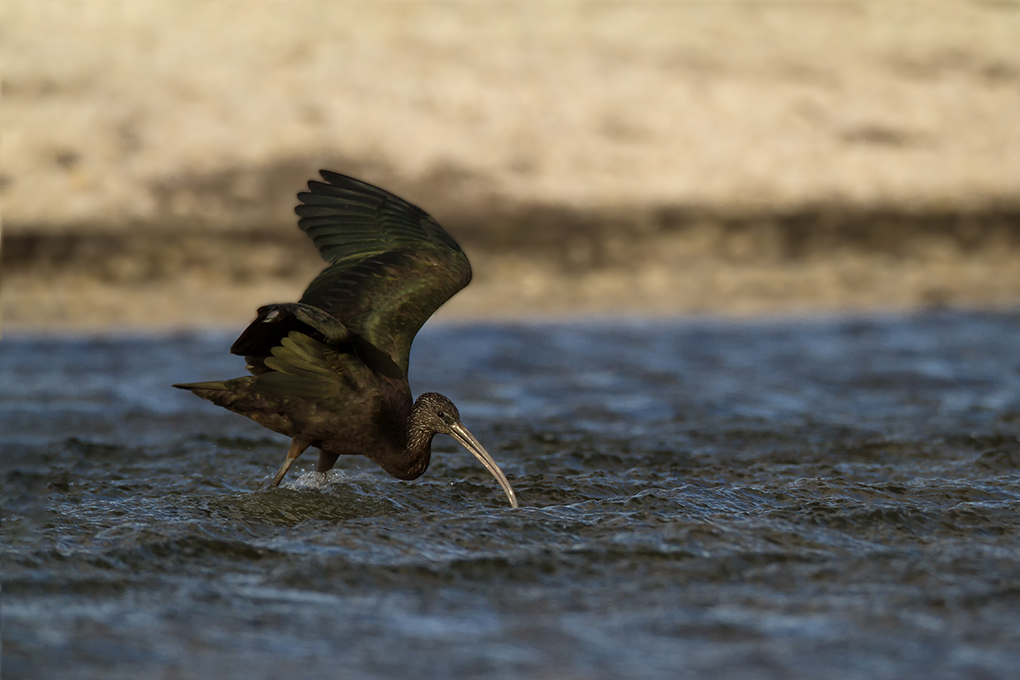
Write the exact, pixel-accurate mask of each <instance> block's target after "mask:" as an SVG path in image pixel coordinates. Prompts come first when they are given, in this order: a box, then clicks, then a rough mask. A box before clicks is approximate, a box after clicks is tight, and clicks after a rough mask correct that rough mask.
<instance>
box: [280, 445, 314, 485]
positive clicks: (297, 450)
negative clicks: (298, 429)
mask: <svg viewBox="0 0 1020 680" xmlns="http://www.w3.org/2000/svg"><path fill="white" fill-rule="evenodd" d="M309 446H311V442H309V441H307V440H304V439H300V438H298V437H295V438H294V441H292V442H291V443H290V448H289V449H287V459H286V460H284V461H283V465H282V466H281V467H280V471H279V472H277V473H276V476H275V477H273V481H272V486H280V482H281V481H283V476H284V475H286V474H287V470H289V469H290V466H291V464H292V463H293V462H294V461H295V460H297V459H298V456H300V455H301V454H302V453H304V452H305V449H307V448H308V447H309Z"/></svg>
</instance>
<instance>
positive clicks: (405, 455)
mask: <svg viewBox="0 0 1020 680" xmlns="http://www.w3.org/2000/svg"><path fill="white" fill-rule="evenodd" d="M417 410H418V404H417V403H415V404H414V406H412V407H411V409H410V412H409V413H408V415H407V418H406V420H405V422H404V423H402V425H403V428H401V429H402V430H403V432H404V433H405V434H404V437H402V438H401V440H400V441H397V442H395V444H396V446H395V447H394V450H393V451H392V452H391V454H390V455H388V456H386V460H384V461H377V462H378V463H379V464H380V465H381V466H382V467H383V469H384V470H386V472H388V473H390V474H391V475H393V476H394V477H396V478H397V479H417V478H418V477H421V476H422V474H424V472H425V471H426V470H427V469H428V467H429V462H430V461H431V460H432V437H433V436H435V432H433V431H432V430H431V429H429V428H428V427H426V426H424V425H422V423H421V422H420V420H421V419H420V418H419V417H417V416H416V411H417Z"/></svg>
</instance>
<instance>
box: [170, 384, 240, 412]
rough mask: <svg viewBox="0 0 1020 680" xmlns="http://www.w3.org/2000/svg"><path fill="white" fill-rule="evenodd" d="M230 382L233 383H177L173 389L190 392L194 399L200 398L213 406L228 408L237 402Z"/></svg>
mask: <svg viewBox="0 0 1020 680" xmlns="http://www.w3.org/2000/svg"><path fill="white" fill-rule="evenodd" d="M232 382H234V381H233V380H212V381H209V382H196V383H177V384H175V385H174V387H176V388H177V389H181V390H191V392H192V393H193V394H194V395H195V396H196V397H202V398H203V399H208V400H209V401H211V402H212V403H214V404H217V405H219V406H225V407H227V408H229V407H230V405H231V404H233V403H234V402H235V401H237V394H236V391H235V390H234V389H232V385H230V383H232Z"/></svg>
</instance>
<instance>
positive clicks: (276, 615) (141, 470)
mask: <svg viewBox="0 0 1020 680" xmlns="http://www.w3.org/2000/svg"><path fill="white" fill-rule="evenodd" d="M232 339H233V338H232V334H219V333H217V334H207V335H176V336H151V337H130V338H127V337H114V338H111V339H103V338H76V339H66V338H65V339H53V338H40V337H37V338H28V337H22V338H19V337H8V338H5V339H4V340H3V342H2V343H0V453H2V471H0V473H2V485H3V487H2V493H3V498H2V503H3V602H2V614H3V672H4V677H5V678H8V679H9V678H44V677H45V678H140V677H145V678H210V677H216V678H221V677H222V678H279V677H288V678H306V677H307V678H319V677H358V678H388V677H419V678H458V677H479V676H484V677H493V678H504V677H505V678H511V677H513V678H517V677H529V678H585V679H590V678H617V677H626V678H678V677H687V676H689V677H703V678H726V677H742V678H743V677H763V678H773V677H774V678H800V677H802V678H822V677H824V678H862V677H867V678H942V677H961V678H963V677H966V678H975V677H989V678H991V677H1003V678H1005V677H1017V675H1018V673H1020V671H1018V669H1020V438H1018V437H1020V314H1009V313H1004V314H981V313H966V312H932V313H927V314H922V315H917V316H883V317H871V318H827V319H814V320H776V321H747V322H736V321H733V322H723V321H711V320H695V321H687V322H668V323H666V322H656V323H642V322H615V321H601V322H592V323H585V324H549V323H546V324H521V325H513V324H511V325H493V324H486V325H468V326H441V325H440V326H437V327H429V328H426V330H425V331H423V333H422V334H421V335H420V336H419V339H418V341H417V343H416V345H415V350H414V353H413V357H412V359H413V364H412V376H413V378H414V382H413V385H412V386H413V388H414V390H415V392H420V391H424V390H435V391H440V392H444V393H446V394H447V395H449V396H450V397H452V398H453V399H454V401H455V402H457V404H458V405H459V407H460V411H461V414H462V416H463V419H464V422H465V424H466V425H467V426H468V427H469V428H471V430H472V431H473V432H474V433H475V435H477V437H478V438H479V439H480V440H481V441H482V442H483V443H484V444H485V445H486V447H487V448H488V449H489V451H490V452H491V453H492V454H493V455H494V457H495V458H496V459H497V461H499V463H500V464H501V466H502V467H503V469H504V471H505V472H506V473H507V475H508V477H509V478H510V481H511V483H512V484H513V485H514V488H515V489H516V491H517V493H518V496H519V498H520V501H521V505H522V507H521V508H520V509H519V510H516V511H514V510H511V509H510V508H509V507H508V506H507V503H506V499H505V497H504V496H503V495H502V492H501V491H500V489H499V487H498V486H497V485H496V484H495V482H494V481H493V479H492V478H491V477H490V476H489V475H488V473H487V472H486V471H485V470H484V468H482V467H481V466H480V465H479V464H478V463H477V462H476V461H475V460H474V458H472V457H471V456H470V455H469V454H468V453H466V452H464V451H463V450H462V449H460V448H458V447H457V446H456V445H455V444H454V443H453V442H452V441H450V440H447V439H445V438H437V440H436V443H437V449H438V453H437V454H436V456H434V458H433V464H432V467H431V468H430V469H429V471H428V472H427V473H426V475H425V476H424V477H422V478H421V479H419V480H416V481H413V482H400V481H397V480H395V479H392V478H390V477H388V476H386V475H385V473H383V472H382V471H381V470H379V469H377V468H375V467H374V466H373V464H372V463H370V462H369V461H367V459H361V458H358V459H349V460H342V461H340V463H339V464H338V469H337V470H335V471H333V472H331V473H330V474H329V475H326V476H324V477H323V476H319V475H316V474H314V473H309V472H307V470H308V469H310V467H311V465H312V464H313V461H314V456H308V457H307V459H306V458H302V459H301V460H300V461H299V463H298V465H297V469H296V470H292V472H291V475H290V476H289V477H288V482H286V483H285V484H287V485H288V487H287V488H280V489H274V490H266V489H265V483H266V481H267V480H268V479H269V478H270V476H271V475H272V473H273V472H275V470H276V468H277V467H278V466H279V464H280V462H281V461H282V459H283V455H284V453H285V451H286V445H287V442H286V440H284V439H283V438H281V437H278V436H277V435H273V434H271V433H269V432H267V431H265V430H262V429H261V428H259V426H257V425H255V424H253V423H251V422H249V421H247V420H245V419H243V418H241V417H239V416H235V415H233V414H231V413H228V412H226V411H223V410H222V409H218V408H216V407H215V406H213V405H211V404H208V403H206V402H203V401H201V400H199V399H197V398H195V397H193V396H191V395H189V394H186V393H183V392H179V391H176V390H173V389H171V388H170V387H169V385H170V383H172V382H178V381H187V380H202V379H212V378H222V377H231V376H235V375H240V374H241V373H242V372H243V362H241V360H240V359H238V358H236V357H231V356H229V355H228V354H227V348H228V346H229V344H230V342H231V340H232Z"/></svg>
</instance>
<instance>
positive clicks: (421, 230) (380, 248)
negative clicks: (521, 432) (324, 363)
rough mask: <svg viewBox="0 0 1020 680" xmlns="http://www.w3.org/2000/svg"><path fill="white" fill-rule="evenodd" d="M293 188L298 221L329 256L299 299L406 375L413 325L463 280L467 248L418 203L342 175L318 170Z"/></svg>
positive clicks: (468, 277) (324, 255)
mask: <svg viewBox="0 0 1020 680" xmlns="http://www.w3.org/2000/svg"><path fill="white" fill-rule="evenodd" d="M320 174H321V175H322V178H323V179H324V180H325V182H317V181H310V182H309V183H308V191H307V192H302V193H300V194H298V199H300V201H301V205H299V206H297V207H296V208H295V209H294V211H295V212H296V213H297V214H298V216H299V217H300V219H299V220H298V226H299V227H300V228H301V230H302V231H304V232H305V233H306V234H308V236H309V237H310V238H311V239H312V242H313V243H314V244H315V246H316V248H318V249H319V254H320V255H322V258H323V259H324V260H326V261H327V262H329V263H330V265H329V266H328V267H326V269H324V270H323V271H322V273H320V274H319V275H318V276H317V277H316V278H315V279H314V280H313V281H312V282H311V283H310V284H309V285H308V288H307V290H305V293H304V295H303V296H302V297H301V301H300V302H301V304H303V305H311V306H312V307H316V308H318V309H321V310H324V311H326V312H329V313H330V314H332V315H333V316H335V317H336V318H337V319H339V320H340V322H341V323H342V324H343V326H345V327H346V328H347V329H349V330H350V331H351V332H352V333H354V334H356V335H357V336H359V338H360V339H361V340H364V341H366V342H367V343H369V344H370V345H371V347H370V348H359V351H360V352H364V351H372V350H378V351H381V352H382V353H383V354H385V355H386V356H387V357H388V358H389V359H390V360H391V361H392V362H393V363H394V364H395V365H396V367H398V368H399V370H400V372H401V373H402V375H403V376H406V375H407V367H408V357H409V354H410V351H411V342H412V341H413V340H414V336H415V335H416V334H417V333H418V329H420V328H421V327H422V325H423V324H424V323H425V322H426V321H427V320H428V318H429V317H430V316H432V314H433V313H434V312H435V311H436V310H437V309H439V307H440V306H442V304H443V303H444V302H446V301H447V300H449V299H450V298H451V297H452V296H453V294H454V293H456V292H457V291H459V290H460V289H461V288H463V287H464V286H466V285H467V284H468V283H469V282H470V281H471V265H470V264H469V263H468V259H467V256H466V255H465V254H464V252H463V251H462V250H461V249H460V246H459V245H457V242H456V241H454V240H453V238H451V237H450V235H449V234H447V233H446V232H445V231H443V228H442V227H440V226H439V224H438V223H437V222H436V221H435V220H434V219H432V217H431V216H429V214H428V213H426V212H425V211H424V210H422V209H421V208H418V207H417V206H414V205H411V204H410V203H408V202H407V201H405V200H403V199H401V198H398V197H397V196H394V195H393V194H391V193H389V192H388V191H384V190H383V189H380V188H378V187H375V186H372V185H371V184H366V183H365V182H362V181H359V180H356V179H354V178H352V177H347V176H346V175H341V174H338V173H335V172H329V171H326V170H322V171H320Z"/></svg>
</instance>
